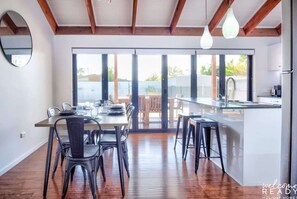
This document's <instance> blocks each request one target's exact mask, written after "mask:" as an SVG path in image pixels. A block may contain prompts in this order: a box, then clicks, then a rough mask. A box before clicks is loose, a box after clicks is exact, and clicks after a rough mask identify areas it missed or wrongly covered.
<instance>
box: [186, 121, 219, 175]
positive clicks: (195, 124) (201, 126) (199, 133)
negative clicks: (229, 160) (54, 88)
mask: <svg viewBox="0 0 297 199" xmlns="http://www.w3.org/2000/svg"><path fill="white" fill-rule="evenodd" d="M189 124H190V130H191V131H193V132H194V137H195V173H197V170H198V167H199V159H200V149H201V142H202V139H203V130H204V134H205V141H206V151H207V152H206V157H207V158H208V159H209V158H220V160H221V166H222V171H223V172H224V173H225V169H224V164H223V155H222V148H221V140H220V132H219V125H218V122H217V121H214V120H212V119H209V118H205V117H201V118H191V119H190V120H189ZM212 129H213V130H215V132H216V137H217V143H218V149H219V156H214V157H210V149H211V148H210V137H211V136H210V133H211V130H212ZM189 136H190V133H189ZM186 147H188V146H186Z"/></svg>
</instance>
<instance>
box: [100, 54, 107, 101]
mask: <svg viewBox="0 0 297 199" xmlns="http://www.w3.org/2000/svg"><path fill="white" fill-rule="evenodd" d="M101 85H102V88H101V89H102V99H103V100H108V55H107V54H103V55H102V84H101Z"/></svg>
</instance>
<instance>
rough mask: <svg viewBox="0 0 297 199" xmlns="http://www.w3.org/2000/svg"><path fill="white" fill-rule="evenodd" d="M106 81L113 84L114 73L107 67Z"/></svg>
mask: <svg viewBox="0 0 297 199" xmlns="http://www.w3.org/2000/svg"><path fill="white" fill-rule="evenodd" d="M108 81H109V82H113V81H114V71H113V68H111V67H108Z"/></svg>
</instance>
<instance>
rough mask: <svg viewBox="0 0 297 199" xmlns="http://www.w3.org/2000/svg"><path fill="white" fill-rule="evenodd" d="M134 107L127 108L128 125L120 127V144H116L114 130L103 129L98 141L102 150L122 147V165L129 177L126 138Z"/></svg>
mask: <svg viewBox="0 0 297 199" xmlns="http://www.w3.org/2000/svg"><path fill="white" fill-rule="evenodd" d="M134 109H135V107H134V106H132V105H131V106H130V107H129V110H127V119H128V125H127V126H124V127H123V128H122V129H121V144H122V145H121V146H117V142H116V134H115V130H103V134H102V136H101V143H100V144H101V146H102V148H103V151H105V150H108V149H111V148H117V147H122V149H123V150H122V151H123V161H124V166H125V169H126V171H127V175H128V177H130V172H129V161H128V147H127V139H128V136H129V130H130V127H131V124H132V115H133V112H134Z"/></svg>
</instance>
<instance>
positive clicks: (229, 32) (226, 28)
mask: <svg viewBox="0 0 297 199" xmlns="http://www.w3.org/2000/svg"><path fill="white" fill-rule="evenodd" d="M222 32H223V35H224V37H225V38H226V39H232V38H235V37H236V36H237V35H238V33H239V24H238V21H237V20H236V18H235V16H234V13H233V9H232V8H231V6H230V1H229V9H228V11H227V17H226V19H225V21H224V24H223V28H222Z"/></svg>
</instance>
